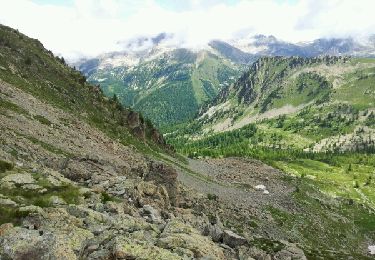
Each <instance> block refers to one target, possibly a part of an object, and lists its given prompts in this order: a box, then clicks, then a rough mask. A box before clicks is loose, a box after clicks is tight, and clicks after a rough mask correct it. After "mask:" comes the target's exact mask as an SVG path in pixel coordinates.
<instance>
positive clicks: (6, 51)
mask: <svg viewBox="0 0 375 260" xmlns="http://www.w3.org/2000/svg"><path fill="white" fill-rule="evenodd" d="M0 66H1V67H0V79H1V80H0V122H1V124H0V258H1V259H249V258H250V259H251V258H263V259H292V258H293V259H301V260H305V259H306V256H308V257H309V258H323V259H340V258H344V259H345V258H349V257H353V258H355V259H370V257H371V255H369V254H368V247H369V246H371V245H372V243H373V241H374V234H373V232H372V230H373V225H374V223H373V221H374V219H375V218H374V213H373V211H372V209H371V208H369V207H368V206H367V205H368V204H367V203H365V204H359V203H356V200H351V199H349V198H332V197H330V196H328V195H326V194H323V193H321V192H320V191H319V189H317V188H316V187H315V185H316V182H315V181H313V180H310V179H307V178H306V179H304V178H298V177H290V176H288V175H286V174H284V173H283V172H280V171H278V170H276V169H274V168H272V167H270V166H268V165H265V164H264V163H262V162H260V161H257V160H248V159H240V158H230V159H217V160H215V159H211V160H207V161H204V160H200V161H198V160H188V162H187V163H183V162H181V161H180V160H177V159H176V158H173V157H171V156H168V155H167V154H166V152H168V149H166V148H168V147H166V146H165V145H164V144H163V142H162V140H163V139H162V138H161V137H160V135H158V133H157V131H156V130H155V129H153V128H152V127H151V125H150V124H148V123H147V122H144V121H145V120H142V117H141V116H140V115H139V114H137V113H134V112H132V111H129V110H126V109H124V108H123V107H121V106H120V104H119V103H118V102H117V101H116V99H111V100H108V99H107V98H105V97H104V96H103V95H102V93H100V91H99V89H98V88H95V87H94V86H92V85H90V84H87V83H85V82H84V78H83V77H82V75H81V74H79V73H78V72H77V71H74V70H72V69H71V68H69V67H67V66H66V65H64V64H63V60H62V59H60V58H55V57H54V56H53V55H52V54H51V53H50V52H48V51H47V50H45V49H44V48H43V47H42V46H41V44H40V43H39V42H37V41H36V40H33V39H30V38H28V37H26V36H24V35H22V34H20V33H19V32H17V31H15V30H12V29H10V28H7V27H4V26H0ZM142 121H143V123H142ZM169 153H170V152H169ZM170 154H171V153H170ZM172 155H173V153H172ZM361 159H362V158H361ZM351 167H352V168H351V171H357V170H358V169H361V170H363V169H362V168H357V164H355V165H354V164H353V165H352V166H351ZM366 169H367V168H366ZM366 169H365V170H366ZM362 178H363V177H362V176H359V177H358V178H357V180H358V181H362ZM261 184H263V185H264V184H265V185H264V186H265V187H264V188H261V189H260V188H259V185H261ZM359 185H362V183H360V184H359ZM261 187H262V186H261ZM369 187H372V186H369ZM264 189H267V190H264ZM362 190H363V191H365V190H364V189H361V191H362ZM353 215H355V216H356V217H357V220H356V221H353ZM312 234H313V235H312ZM343 237H345V239H342V238H343ZM297 244H298V245H297ZM301 248H302V249H301Z"/></svg>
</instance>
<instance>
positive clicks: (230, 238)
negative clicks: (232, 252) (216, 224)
mask: <svg viewBox="0 0 375 260" xmlns="http://www.w3.org/2000/svg"><path fill="white" fill-rule="evenodd" d="M223 243H224V244H226V245H228V246H230V247H233V248H234V247H237V246H242V245H245V244H246V243H247V240H246V238H244V237H242V236H240V235H237V234H236V233H234V232H233V231H231V230H224V232H223Z"/></svg>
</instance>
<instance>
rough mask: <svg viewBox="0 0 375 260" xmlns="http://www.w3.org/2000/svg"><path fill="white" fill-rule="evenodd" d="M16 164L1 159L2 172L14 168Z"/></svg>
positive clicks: (0, 170) (0, 169)
mask: <svg viewBox="0 0 375 260" xmlns="http://www.w3.org/2000/svg"><path fill="white" fill-rule="evenodd" d="M13 167H14V165H13V164H12V163H10V162H6V161H3V160H0V173H4V172H6V171H10V170H12V169H13Z"/></svg>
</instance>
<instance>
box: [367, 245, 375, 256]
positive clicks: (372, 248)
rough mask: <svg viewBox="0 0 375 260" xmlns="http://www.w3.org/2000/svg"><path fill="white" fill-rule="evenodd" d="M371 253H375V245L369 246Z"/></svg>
mask: <svg viewBox="0 0 375 260" xmlns="http://www.w3.org/2000/svg"><path fill="white" fill-rule="evenodd" d="M368 251H369V253H370V255H375V245H371V246H368Z"/></svg>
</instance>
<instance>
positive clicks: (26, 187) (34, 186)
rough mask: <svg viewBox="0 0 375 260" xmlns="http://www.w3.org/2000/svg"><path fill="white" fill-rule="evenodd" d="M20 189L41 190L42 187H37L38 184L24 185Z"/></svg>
mask: <svg viewBox="0 0 375 260" xmlns="http://www.w3.org/2000/svg"><path fill="white" fill-rule="evenodd" d="M22 189H24V190H42V189H43V187H42V186H39V185H38V184H25V185H22Z"/></svg>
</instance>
